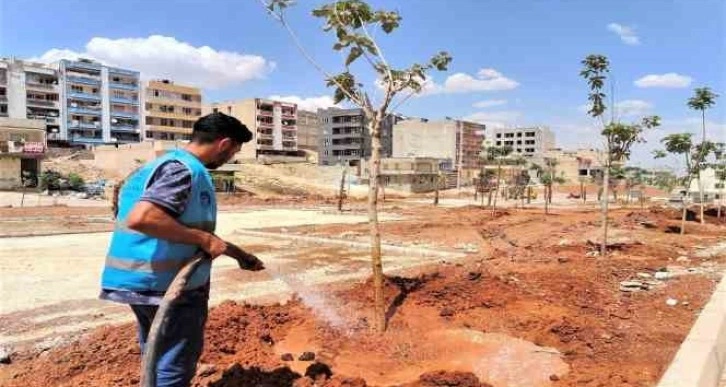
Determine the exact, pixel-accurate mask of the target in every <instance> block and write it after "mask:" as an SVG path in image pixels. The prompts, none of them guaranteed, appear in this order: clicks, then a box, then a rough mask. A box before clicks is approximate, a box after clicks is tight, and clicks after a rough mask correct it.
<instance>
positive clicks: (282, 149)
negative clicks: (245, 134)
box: [202, 98, 298, 159]
mask: <svg viewBox="0 0 726 387" xmlns="http://www.w3.org/2000/svg"><path fill="white" fill-rule="evenodd" d="M212 112H220V113H224V114H227V115H230V116H233V117H235V118H237V119H238V120H240V121H241V122H242V123H243V124H245V125H246V126H247V127H248V128H249V129H250V130H251V131H252V135H253V138H252V144H254V146H249V145H247V146H243V147H242V151H241V152H240V153H239V154H238V156H237V157H238V158H240V159H245V158H257V157H258V156H260V155H279V156H296V155H298V134H297V113H298V110H297V104H294V103H289V102H282V101H273V100H269V99H264V98H252V99H245V100H240V101H227V102H215V103H212V104H209V105H204V106H203V108H202V114H209V113H212Z"/></svg>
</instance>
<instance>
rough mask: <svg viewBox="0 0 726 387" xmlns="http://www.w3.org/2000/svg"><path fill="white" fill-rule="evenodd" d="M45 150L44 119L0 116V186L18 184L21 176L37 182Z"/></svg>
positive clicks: (20, 184) (8, 187) (6, 187)
mask: <svg viewBox="0 0 726 387" xmlns="http://www.w3.org/2000/svg"><path fill="white" fill-rule="evenodd" d="M45 150H46V122H45V120H29V119H22V118H5V117H2V118H0V189H14V188H19V187H22V186H23V176H24V175H26V176H28V177H29V178H31V179H32V181H33V183H34V184H37V178H38V175H39V174H40V171H41V160H42V159H43V156H44V155H45Z"/></svg>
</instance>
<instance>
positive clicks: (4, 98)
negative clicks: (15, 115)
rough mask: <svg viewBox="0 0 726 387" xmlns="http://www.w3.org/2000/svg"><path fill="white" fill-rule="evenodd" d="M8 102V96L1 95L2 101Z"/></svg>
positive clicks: (0, 100)
mask: <svg viewBox="0 0 726 387" xmlns="http://www.w3.org/2000/svg"><path fill="white" fill-rule="evenodd" d="M7 102H8V96H7V95H0V103H7Z"/></svg>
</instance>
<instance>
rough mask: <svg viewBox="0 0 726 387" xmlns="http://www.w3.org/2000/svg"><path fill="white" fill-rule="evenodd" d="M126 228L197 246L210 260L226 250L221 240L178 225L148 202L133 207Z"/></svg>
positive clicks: (225, 245) (212, 235) (164, 212)
mask: <svg viewBox="0 0 726 387" xmlns="http://www.w3.org/2000/svg"><path fill="white" fill-rule="evenodd" d="M126 226H127V227H128V228H130V229H131V230H134V231H138V232H140V233H142V234H146V235H149V236H152V237H154V238H159V239H164V240H168V241H170V242H174V243H186V244H190V245H197V246H199V247H201V248H202V249H203V250H204V251H206V252H207V253H208V254H209V255H210V256H211V257H212V258H216V257H218V256H220V255H222V254H224V252H225V250H226V249H227V243H226V242H224V241H223V240H222V239H221V238H219V237H217V236H216V235H214V234H211V233H208V232H206V231H202V230H197V229H194V228H191V227H187V226H185V225H183V224H181V223H179V222H178V221H177V220H176V219H175V218H174V217H172V216H171V215H169V214H168V212H167V211H164V209H162V208H161V207H160V206H158V205H156V204H154V203H151V202H149V201H140V202H138V203H137V204H136V205H135V206H134V208H133V209H132V210H131V212H130V213H129V215H128V217H127V218H126Z"/></svg>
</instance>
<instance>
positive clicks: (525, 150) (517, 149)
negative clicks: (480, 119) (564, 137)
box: [489, 126, 555, 157]
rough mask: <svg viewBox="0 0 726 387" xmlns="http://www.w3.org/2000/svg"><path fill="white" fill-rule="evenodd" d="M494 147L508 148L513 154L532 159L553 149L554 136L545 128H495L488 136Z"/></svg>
mask: <svg viewBox="0 0 726 387" xmlns="http://www.w3.org/2000/svg"><path fill="white" fill-rule="evenodd" d="M489 137H490V138H491V139H492V141H493V142H494V145H496V146H508V147H510V148H512V153H513V154H521V155H523V156H526V157H532V156H534V155H536V154H542V153H544V152H546V151H548V150H550V149H552V148H554V147H555V135H554V133H552V131H550V130H549V128H547V127H545V126H533V127H526V128H496V129H492V131H491V135H490V136H489Z"/></svg>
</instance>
